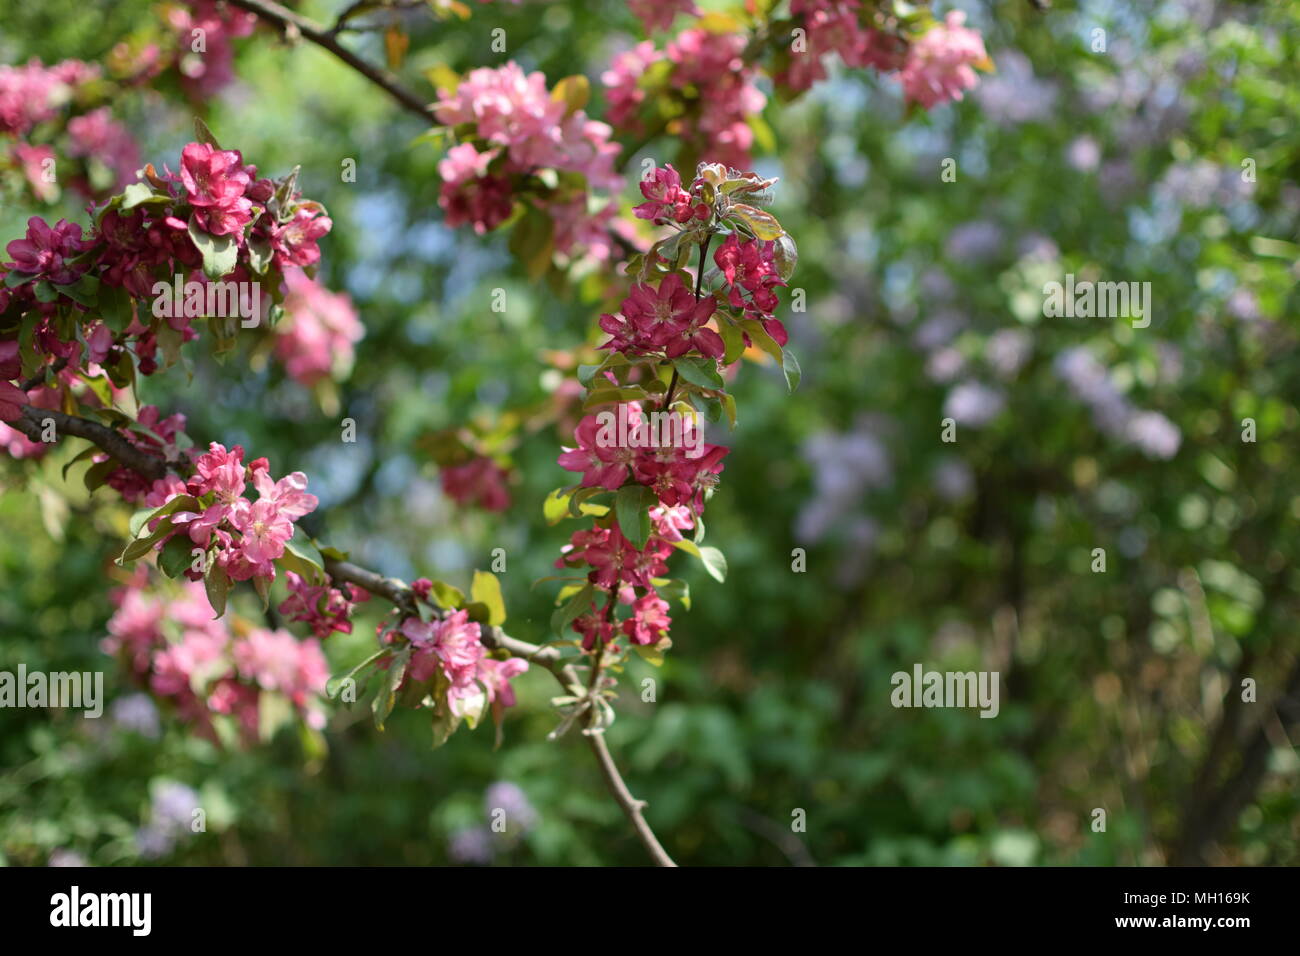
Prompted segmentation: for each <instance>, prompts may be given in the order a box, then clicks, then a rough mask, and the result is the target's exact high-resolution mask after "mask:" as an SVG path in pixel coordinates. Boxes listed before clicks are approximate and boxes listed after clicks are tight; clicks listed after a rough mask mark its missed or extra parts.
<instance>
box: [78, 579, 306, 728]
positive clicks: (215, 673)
mask: <svg viewBox="0 0 1300 956" xmlns="http://www.w3.org/2000/svg"><path fill="white" fill-rule="evenodd" d="M144 585H145V578H144V575H143V573H142V574H140V575H137V577H136V578H135V579H134V580H133V581H132V582H131V584H130V585H129V586H128V587H125V588H121V589H119V590H118V591H117V592H115V593H114V595H113V600H114V603H115V604H116V605H117V611H116V612H115V613H114V614H113V616H112V617H111V618H110V619H109V622H108V637H106V638H105V639H104V640H103V642H102V643H101V647H102V648H103V650H104V651H105V652H106V653H108V654H114V655H116V654H120V655H122V656H123V657H124V658H125V660H126V663H127V665H128V666H129V667H130V668H131V670H132V671H133V672H134V673H135V674H137V675H138V676H139V678H140V679H141V680H142V681H144V682H145V683H146V684H147V686H148V687H149V688H150V689H151V690H152V691H153V692H154V693H155V694H157V695H159V696H160V697H163V698H166V699H169V700H171V701H172V703H173V704H174V705H175V707H176V710H177V712H178V714H179V715H180V716H181V717H182V718H183V719H185V720H188V721H192V722H194V723H195V724H196V725H197V726H198V727H200V728H201V729H202V730H203V731H204V732H205V733H206V734H207V735H208V736H213V730H212V718H213V715H216V714H223V715H228V716H231V717H234V718H235V721H236V725H237V726H238V728H239V729H240V731H241V732H242V737H243V739H244V740H245V742H250V743H251V742H252V741H255V740H256V739H257V738H258V734H259V712H260V700H261V695H262V694H264V693H276V694H280V695H282V696H283V697H284V698H285V699H287V700H288V701H289V703H290V704H292V706H293V707H294V709H295V710H296V711H297V713H298V715H299V716H300V717H301V718H302V719H303V720H304V721H305V722H306V723H307V724H308V726H310V727H314V728H317V729H319V728H321V727H323V726H324V725H325V713H324V710H323V708H322V706H321V695H322V694H324V692H325V683H326V681H327V680H328V678H329V666H328V663H327V662H326V660H325V656H324V654H322V653H321V649H320V643H319V642H318V641H316V640H315V639H308V640H304V641H299V640H298V639H297V638H295V637H294V636H293V635H292V634H290V633H288V632H287V631H284V630H274V631H272V630H266V629H264V628H253V629H252V630H248V631H246V632H232V630H231V629H230V627H229V626H228V624H227V619H226V618H222V619H219V620H214V619H213V614H212V607H211V606H210V605H209V604H208V599H207V597H206V596H205V594H204V591H203V585H202V584H200V583H197V582H183V583H182V585H181V592H180V594H179V595H178V596H176V597H167V596H163V595H160V594H155V593H151V592H150V591H148V590H147V589H146V588H145V586H144Z"/></svg>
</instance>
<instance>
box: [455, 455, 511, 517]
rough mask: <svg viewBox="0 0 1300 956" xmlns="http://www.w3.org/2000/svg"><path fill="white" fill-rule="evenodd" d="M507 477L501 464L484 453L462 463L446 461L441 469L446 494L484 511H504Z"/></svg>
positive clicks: (505, 507) (506, 504) (507, 474)
mask: <svg viewBox="0 0 1300 956" xmlns="http://www.w3.org/2000/svg"><path fill="white" fill-rule="evenodd" d="M508 477H509V473H508V472H507V471H506V470H505V469H504V468H502V467H501V466H500V465H498V464H497V463H496V462H495V461H493V460H492V459H491V458H485V457H480V458H475V459H474V460H473V461H471V462H469V463H467V464H464V465H448V466H446V467H444V468H443V469H442V470H441V473H440V478H441V480H442V490H443V492H444V493H445V494H446V495H447V496H448V497H449V498H451V499H452V500H453V501H455V502H456V503H457V504H459V505H462V506H468V505H478V506H479V507H480V508H483V509H485V510H487V511H505V510H506V509H507V508H509V507H510V492H509V490H508V489H507V488H506V479H507V478H508Z"/></svg>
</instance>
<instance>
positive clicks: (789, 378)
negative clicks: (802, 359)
mask: <svg viewBox="0 0 1300 956" xmlns="http://www.w3.org/2000/svg"><path fill="white" fill-rule="evenodd" d="M781 369H782V371H784V372H785V384H786V387H787V388H789V389H790V391H792V392H793V391H794V390H795V389H796V388H798V387H799V381H800V379H802V378H803V372H802V370H800V368H799V360H798V359H797V358H795V357H794V353H793V352H791V351H790V350H789V349H786V350H785V352H784V355H783V357H782V361H781Z"/></svg>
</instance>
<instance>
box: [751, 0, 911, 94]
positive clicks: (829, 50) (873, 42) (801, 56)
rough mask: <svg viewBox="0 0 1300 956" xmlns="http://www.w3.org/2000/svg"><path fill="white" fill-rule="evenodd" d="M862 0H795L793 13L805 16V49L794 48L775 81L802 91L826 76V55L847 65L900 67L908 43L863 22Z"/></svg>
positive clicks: (791, 8)
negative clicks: (787, 63) (861, 12)
mask: <svg viewBox="0 0 1300 956" xmlns="http://www.w3.org/2000/svg"><path fill="white" fill-rule="evenodd" d="M861 9H862V3H861V2H860V0H792V2H791V4H790V13H791V14H792V15H793V16H795V17H801V18H802V26H803V29H804V31H805V37H804V39H805V41H806V48H805V49H802V50H795V51H792V53H791V55H790V65H789V68H788V69H786V70H784V71H783V72H781V73H780V74H778V75H777V77H776V80H777V82H778V83H780V84H781V85H783V86H787V87H789V88H790V89H792V90H797V91H803V90H807V89H808V88H810V87H811V86H812V85H813V84H814V83H817V82H820V81H821V80H824V79H826V69H825V66H824V64H823V60H824V58H825V57H827V56H829V55H831V54H838V55H839V57H840V59H841V60H842V61H843V62H844V65H845V66H848V67H853V68H860V67H874V68H875V69H877V70H881V71H882V72H883V71H887V70H897V69H898V68H899V67H901V66H902V65H903V60H904V56H905V53H906V49H907V46H906V44H905V43H904V42H903V41H902V40H901V39H898V38H897V37H893V36H891V35H890V34H888V33H884V32H883V31H880V30H874V29H871V28H870V27H865V26H863V25H862V23H861V21H860V19H859V11H860V10H861Z"/></svg>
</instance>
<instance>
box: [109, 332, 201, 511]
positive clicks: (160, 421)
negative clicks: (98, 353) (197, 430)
mask: <svg viewBox="0 0 1300 956" xmlns="http://www.w3.org/2000/svg"><path fill="white" fill-rule="evenodd" d="M101 328H102V326H101ZM136 422H137V423H138V424H139V425H140V426H142V427H141V428H139V429H130V430H127V431H124V432H123V433H122V435H123V437H124V438H125V439H126V440H127V441H129V442H130V443H131V444H132V445H134V446H135V447H136V448H139V449H140V450H141V451H144V452H147V453H148V454H151V455H154V456H156V457H159V458H162V459H164V460H166V461H175V460H176V459H178V458H180V457H181V456H182V455H183V456H185V457H187V458H188V457H192V456H193V454H194V450H193V449H190V448H186V449H184V451H182V450H181V448H180V446H179V445H178V442H177V439H178V438H179V436H180V435H181V434H182V433H183V432H184V431H185V416H184V415H182V414H181V413H180V412H177V413H175V414H173V415H168V416H166V417H165V418H164V417H163V415H162V413H161V412H160V411H159V410H158V408H157V406H155V405H145V406H143V407H142V408H141V409H140V412H139V414H138V415H137V416H136ZM93 458H94V460H95V461H96V462H101V461H108V460H109V458H108V456H107V455H95V456H93ZM104 484H106V485H108V486H109V487H110V488H112V489H113V490H114V491H116V492H117V493H118V494H120V495H121V496H122V497H123V498H124V499H126V500H127V501H129V502H131V503H132V504H143V505H144V506H145V507H150V508H157V507H161V506H162V505H164V504H166V503H167V499H168V498H170V497H171V496H172V495H175V494H179V493H180V492H182V491H183V490H184V488H183V485H182V482H181V480H180V479H179V478H176V477H168V478H159V479H157V480H155V481H150V480H149V479H148V478H145V477H144V476H142V475H140V474H138V473H137V472H134V471H132V470H131V469H130V468H125V467H123V468H118V469H116V470H114V471H112V472H109V474H108V477H107V478H105V479H104Z"/></svg>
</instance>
